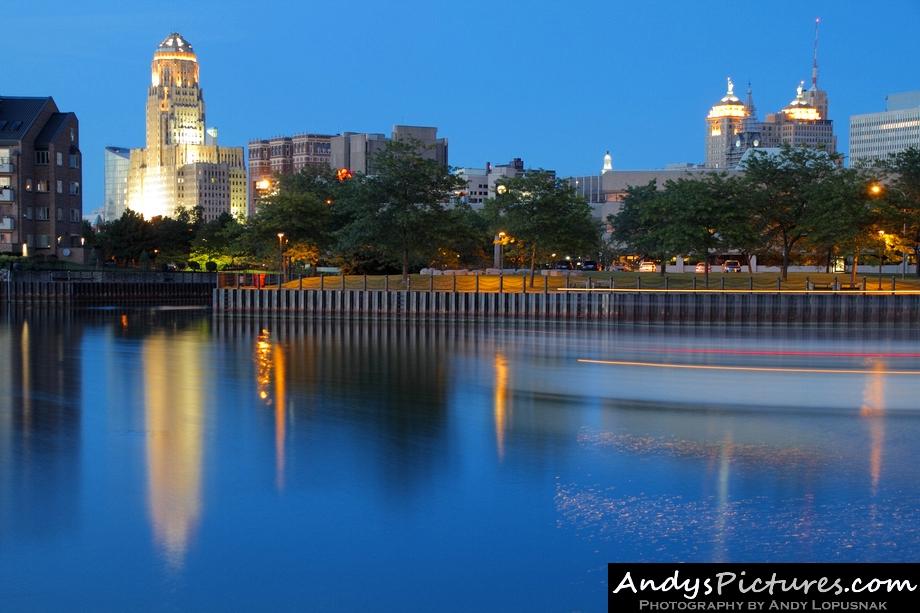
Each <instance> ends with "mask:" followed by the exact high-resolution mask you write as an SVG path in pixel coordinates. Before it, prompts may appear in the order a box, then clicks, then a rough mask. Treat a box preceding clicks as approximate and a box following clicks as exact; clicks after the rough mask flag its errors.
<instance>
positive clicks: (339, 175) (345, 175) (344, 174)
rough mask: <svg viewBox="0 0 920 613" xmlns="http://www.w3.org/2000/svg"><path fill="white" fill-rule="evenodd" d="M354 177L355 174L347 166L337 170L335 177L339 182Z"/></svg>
mask: <svg viewBox="0 0 920 613" xmlns="http://www.w3.org/2000/svg"><path fill="white" fill-rule="evenodd" d="M352 177H354V175H353V174H352V172H351V171H350V170H348V169H347V168H339V169H338V170H337V171H335V178H336V179H338V180H339V182H344V181H348V180H349V179H351V178H352Z"/></svg>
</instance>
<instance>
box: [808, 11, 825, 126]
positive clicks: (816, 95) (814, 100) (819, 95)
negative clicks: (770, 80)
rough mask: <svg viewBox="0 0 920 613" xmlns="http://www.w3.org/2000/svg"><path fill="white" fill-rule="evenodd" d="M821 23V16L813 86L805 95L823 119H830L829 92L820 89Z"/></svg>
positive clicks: (812, 74)
mask: <svg viewBox="0 0 920 613" xmlns="http://www.w3.org/2000/svg"><path fill="white" fill-rule="evenodd" d="M820 24H821V18H820V17H818V18H817V19H815V48H814V53H813V54H812V61H811V88H809V90H808V92H806V94H805V97H806V99H807V100H808V103H809V104H811V105H812V106H813V107H815V108H816V109H818V114H819V115H820V116H821V119H828V116H827V92H826V91H824V90H823V89H818V26H819V25H820Z"/></svg>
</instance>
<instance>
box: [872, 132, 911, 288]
mask: <svg viewBox="0 0 920 613" xmlns="http://www.w3.org/2000/svg"><path fill="white" fill-rule="evenodd" d="M879 170H880V172H881V175H882V178H883V181H882V182H880V183H878V184H873V187H872V191H873V192H877V194H872V193H871V192H870V194H871V195H873V196H875V197H880V198H883V199H884V200H885V201H886V202H887V204H888V207H889V211H890V212H891V213H892V217H891V219H889V220H888V221H889V223H890V225H891V226H893V227H892V228H891V229H892V230H893V231H894V232H897V233H898V234H901V235H903V241H902V242H903V243H905V245H906V246H907V247H908V248H910V249H911V250H912V251H913V252H914V257H915V259H916V260H917V262H918V263H920V149H917V148H916V147H909V148H907V149H905V150H904V151H900V152H898V153H895V154H892V155H891V156H890V157H889V158H888V159H887V160H885V161H884V162H883V163H882V164H881V165H880V168H879ZM917 274H918V275H920V265H918V266H917Z"/></svg>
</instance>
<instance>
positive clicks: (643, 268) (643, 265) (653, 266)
mask: <svg viewBox="0 0 920 613" xmlns="http://www.w3.org/2000/svg"><path fill="white" fill-rule="evenodd" d="M639 272H658V264H657V263H655V262H653V261H652V260H642V262H640V263H639Z"/></svg>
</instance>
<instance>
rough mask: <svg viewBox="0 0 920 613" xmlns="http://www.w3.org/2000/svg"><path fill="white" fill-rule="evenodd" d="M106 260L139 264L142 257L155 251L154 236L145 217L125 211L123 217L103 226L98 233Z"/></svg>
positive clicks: (131, 211) (128, 210) (134, 212)
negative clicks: (111, 259)
mask: <svg viewBox="0 0 920 613" xmlns="http://www.w3.org/2000/svg"><path fill="white" fill-rule="evenodd" d="M97 240H98V243H99V247H100V249H101V250H102V253H103V254H104V256H105V258H106V259H108V258H113V259H114V260H115V261H116V262H121V263H123V264H129V263H137V262H138V261H139V260H140V258H141V255H142V254H144V253H148V252H151V251H153V249H154V246H153V245H154V235H153V231H152V230H151V227H150V224H149V223H148V222H147V221H146V220H145V219H144V216H143V215H141V214H140V213H138V212H136V211H133V210H131V209H125V212H124V213H123V214H122V216H121V217H119V218H118V219H116V220H114V221H110V222H107V223H105V224H103V225H102V226H101V227H100V229H99V232H98V233H97Z"/></svg>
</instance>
